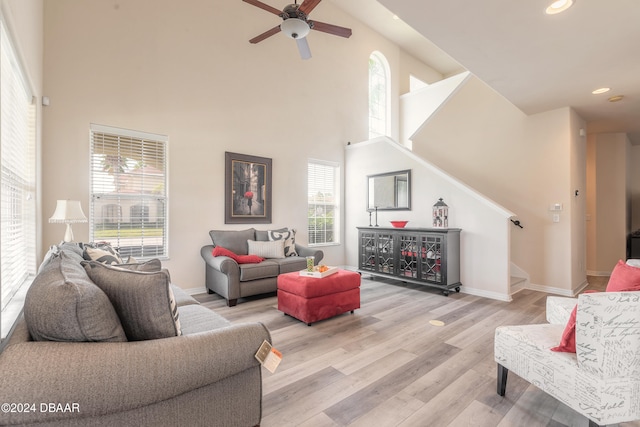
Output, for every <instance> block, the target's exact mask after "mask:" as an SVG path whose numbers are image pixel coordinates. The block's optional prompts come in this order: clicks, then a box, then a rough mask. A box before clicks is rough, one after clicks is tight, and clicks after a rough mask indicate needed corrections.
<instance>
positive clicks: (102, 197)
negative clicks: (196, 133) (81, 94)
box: [89, 124, 168, 259]
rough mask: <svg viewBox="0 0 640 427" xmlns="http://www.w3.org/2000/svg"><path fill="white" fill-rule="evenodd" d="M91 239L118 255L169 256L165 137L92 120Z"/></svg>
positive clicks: (142, 257)
mask: <svg viewBox="0 0 640 427" xmlns="http://www.w3.org/2000/svg"><path fill="white" fill-rule="evenodd" d="M90 140H91V141H90V143H91V150H90V151H91V166H90V167H91V203H90V213H89V216H90V219H89V233H90V238H91V240H92V241H106V242H109V243H110V244H111V245H112V246H113V247H115V248H117V249H118V250H119V252H120V255H122V256H123V257H127V256H133V257H134V258H141V259H144V258H162V257H167V256H168V242H167V237H168V230H167V224H168V221H167V212H168V207H167V201H168V198H167V144H168V137H167V136H165V135H155V134H149V133H144V132H138V131H132V130H128V129H119V128H114V127H108V126H101V125H95V124H92V125H91V138H90Z"/></svg>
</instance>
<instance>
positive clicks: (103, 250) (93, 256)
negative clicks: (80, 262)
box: [83, 243, 123, 265]
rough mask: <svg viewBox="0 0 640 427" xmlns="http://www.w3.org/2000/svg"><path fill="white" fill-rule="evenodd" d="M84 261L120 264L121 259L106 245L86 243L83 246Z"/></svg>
mask: <svg viewBox="0 0 640 427" xmlns="http://www.w3.org/2000/svg"><path fill="white" fill-rule="evenodd" d="M83 257H84V259H86V260H87V261H98V262H101V263H102V264H109V265H114V264H122V263H123V261H122V258H121V257H120V254H119V253H118V251H116V250H115V249H114V248H113V247H112V246H111V245H110V244H108V243H86V244H84V253H83Z"/></svg>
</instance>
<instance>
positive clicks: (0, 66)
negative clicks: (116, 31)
mask: <svg viewBox="0 0 640 427" xmlns="http://www.w3.org/2000/svg"><path fill="white" fill-rule="evenodd" d="M13 46H14V45H13V43H12V41H11V38H10V37H9V33H8V31H7V28H6V25H5V22H4V20H0V168H1V174H0V187H1V189H0V288H1V291H2V292H1V294H0V305H1V307H2V318H1V320H0V329H1V335H2V339H4V338H5V337H6V336H7V334H8V333H9V331H10V330H11V328H12V327H13V324H14V322H15V320H16V319H17V317H18V315H19V314H20V311H21V310H22V306H23V302H24V294H25V293H26V290H27V289H28V287H29V286H30V284H31V282H32V280H33V277H34V276H35V271H36V206H35V193H36V182H35V170H36V160H35V158H36V156H35V146H36V144H35V138H36V131H35V123H36V119H35V113H36V108H35V105H34V103H33V102H32V94H31V91H30V89H29V86H28V84H27V81H26V78H25V75H24V73H23V71H22V68H21V66H20V61H19V60H18V56H17V54H16V51H15V49H14V47H13Z"/></svg>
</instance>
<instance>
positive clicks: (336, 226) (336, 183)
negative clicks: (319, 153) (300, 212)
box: [307, 159, 341, 247]
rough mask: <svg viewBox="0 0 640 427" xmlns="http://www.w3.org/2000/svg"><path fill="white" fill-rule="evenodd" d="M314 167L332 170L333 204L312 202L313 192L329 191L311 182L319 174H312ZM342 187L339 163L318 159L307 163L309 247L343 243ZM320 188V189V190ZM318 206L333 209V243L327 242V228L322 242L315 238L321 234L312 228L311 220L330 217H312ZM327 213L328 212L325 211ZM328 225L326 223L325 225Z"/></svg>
mask: <svg viewBox="0 0 640 427" xmlns="http://www.w3.org/2000/svg"><path fill="white" fill-rule="evenodd" d="M312 167H324V168H331V172H332V175H333V178H332V179H333V188H332V189H331V191H333V193H334V195H333V200H332V202H333V203H327V201H317V200H316V201H315V202H312V197H313V195H312V191H313V192H314V194H315V193H316V190H317V189H319V190H323V189H324V190H327V187H325V186H323V185H321V184H315V183H312V182H311V180H312V178H313V176H314V175H315V176H317V175H318V173H317V172H315V173H312V171H311V168H312ZM340 186H341V168H340V164H339V163H337V162H330V161H326V160H318V159H309V160H308V162H307V233H308V241H309V242H308V245H309V247H322V246H335V245H339V244H340V241H341V227H340V218H341V205H340V200H341V199H340V197H341V196H340V188H341V187H340ZM319 187H320V188H319ZM318 205H324V206H331V207H332V211H333V217H332V219H333V220H332V227H331V233H332V236H333V238H332V241H327V239H326V237H327V234H328V232H329V230H328V229H327V228H325V229H324V237H325V238H324V239H323V241H321V242H317V241H316V238H315V237H314V236H315V235H317V233H318V232H319V231H318V229H317V227H315V228H313V229H312V227H311V220H312V219H315V220H317V219H318V218H324V219H325V220H326V219H327V218H329V216H327V215H325V216H323V217H318V216H312V214H311V212H312V210H314V211H315V212H317V207H318ZM325 213H326V211H325ZM325 224H326V223H325Z"/></svg>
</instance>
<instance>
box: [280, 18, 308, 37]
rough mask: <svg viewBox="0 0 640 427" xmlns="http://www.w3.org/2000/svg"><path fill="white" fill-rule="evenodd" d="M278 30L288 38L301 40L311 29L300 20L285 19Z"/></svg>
mask: <svg viewBox="0 0 640 427" xmlns="http://www.w3.org/2000/svg"><path fill="white" fill-rule="evenodd" d="M280 30H281V31H282V32H283V33H285V34H286V35H287V37H289V38H292V39H301V38H304V37H306V36H307V34H309V31H311V28H309V24H307V23H306V22H304V21H303V20H302V19H298V18H289V19H285V20H284V22H283V23H282V24H280Z"/></svg>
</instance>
